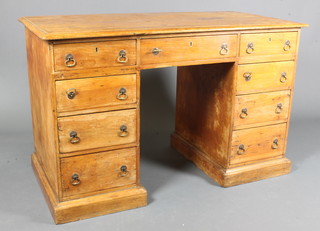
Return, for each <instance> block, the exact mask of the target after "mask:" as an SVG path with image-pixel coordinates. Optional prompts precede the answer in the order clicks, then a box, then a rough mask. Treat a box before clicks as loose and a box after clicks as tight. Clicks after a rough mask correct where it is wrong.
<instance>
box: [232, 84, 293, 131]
mask: <svg viewBox="0 0 320 231" xmlns="http://www.w3.org/2000/svg"><path fill="white" fill-rule="evenodd" d="M289 102H290V90H286V91H275V92H269V93H260V94H251V95H242V96H237V97H236V105H235V119H234V127H235V128H240V126H244V125H251V126H254V125H255V124H256V123H263V122H271V123H274V122H275V121H277V122H278V121H286V119H287V118H288V114H289V106H290V105H289ZM279 104H281V105H279ZM244 110H246V111H247V112H246V113H245V112H244Z"/></svg>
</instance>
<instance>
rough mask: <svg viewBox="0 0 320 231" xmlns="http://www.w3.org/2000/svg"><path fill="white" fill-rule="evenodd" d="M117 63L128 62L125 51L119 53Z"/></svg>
mask: <svg viewBox="0 0 320 231" xmlns="http://www.w3.org/2000/svg"><path fill="white" fill-rule="evenodd" d="M117 61H118V62H119V63H126V62H128V56H127V52H126V51H125V50H121V51H119V56H118V59H117Z"/></svg>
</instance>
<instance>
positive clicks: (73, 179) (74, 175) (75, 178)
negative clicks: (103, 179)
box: [71, 173, 81, 186]
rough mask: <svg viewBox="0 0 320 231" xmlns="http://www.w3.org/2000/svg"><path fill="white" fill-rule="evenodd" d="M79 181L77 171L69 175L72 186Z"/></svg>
mask: <svg viewBox="0 0 320 231" xmlns="http://www.w3.org/2000/svg"><path fill="white" fill-rule="evenodd" d="M80 183H81V181H80V179H79V175H78V174H77V173H74V174H73V175H72V177H71V184H72V185H73V186H77V185H79V184H80Z"/></svg>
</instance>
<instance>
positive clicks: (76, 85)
mask: <svg viewBox="0 0 320 231" xmlns="http://www.w3.org/2000/svg"><path fill="white" fill-rule="evenodd" d="M136 87H137V83H136V75H135V74H132V75H119V76H108V77H96V78H84V79H73V80H63V81H56V97H57V110H58V112H65V111H75V110H81V109H91V108H99V107H105V106H112V105H123V104H129V103H136V101H137V99H136V98H137V94H136Z"/></svg>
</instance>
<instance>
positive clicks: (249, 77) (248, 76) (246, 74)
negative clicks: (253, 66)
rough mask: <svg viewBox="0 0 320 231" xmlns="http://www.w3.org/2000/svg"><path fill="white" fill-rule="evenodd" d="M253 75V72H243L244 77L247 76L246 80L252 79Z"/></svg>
mask: <svg viewBox="0 0 320 231" xmlns="http://www.w3.org/2000/svg"><path fill="white" fill-rule="evenodd" d="M251 75H252V73H251V72H245V73H244V74H243V77H244V78H245V80H246V81H250V80H251Z"/></svg>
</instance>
